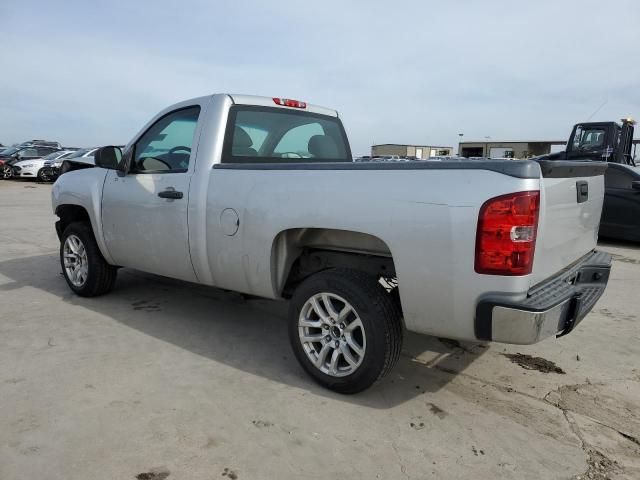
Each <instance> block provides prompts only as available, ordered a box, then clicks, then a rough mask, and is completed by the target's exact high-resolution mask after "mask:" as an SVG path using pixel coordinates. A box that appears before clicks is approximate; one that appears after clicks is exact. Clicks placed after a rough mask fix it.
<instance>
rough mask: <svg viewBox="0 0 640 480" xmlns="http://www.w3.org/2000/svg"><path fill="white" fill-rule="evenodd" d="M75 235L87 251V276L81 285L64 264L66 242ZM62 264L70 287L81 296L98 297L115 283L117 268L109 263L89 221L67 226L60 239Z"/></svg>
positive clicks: (107, 291) (108, 290)
mask: <svg viewBox="0 0 640 480" xmlns="http://www.w3.org/2000/svg"><path fill="white" fill-rule="evenodd" d="M71 235H75V237H77V238H78V239H79V240H80V241H81V242H82V245H83V247H84V250H85V252H86V263H87V276H86V279H85V280H84V282H83V283H82V284H81V285H74V283H73V281H72V280H71V278H69V274H68V273H67V269H66V268H65V264H64V247H65V242H66V241H67V239H68V238H69V237H70V236H71ZM60 266H61V267H62V274H63V275H64V278H65V280H66V281H67V284H68V285H69V288H71V290H73V291H74V292H75V293H76V294H77V295H80V296H81V297H97V296H99V295H104V294H105V293H109V292H110V291H111V290H112V289H113V286H114V284H115V281H116V274H117V271H118V270H117V268H116V267H114V266H113V265H109V264H108V263H107V262H106V260H105V259H104V257H103V256H102V253H100V249H99V248H98V244H97V243H96V239H95V237H94V236H93V231H92V230H91V226H90V225H89V224H88V223H87V222H74V223H71V224H69V225H68V226H67V228H65V229H64V232H63V233H62V238H61V239H60Z"/></svg>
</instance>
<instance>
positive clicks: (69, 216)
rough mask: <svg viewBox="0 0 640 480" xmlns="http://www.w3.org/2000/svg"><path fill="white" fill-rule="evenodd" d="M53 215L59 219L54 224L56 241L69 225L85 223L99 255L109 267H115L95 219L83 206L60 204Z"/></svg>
mask: <svg viewBox="0 0 640 480" xmlns="http://www.w3.org/2000/svg"><path fill="white" fill-rule="evenodd" d="M54 213H55V214H56V215H57V217H58V218H59V220H58V221H57V222H56V233H57V234H58V239H61V238H62V234H63V232H64V230H65V228H67V227H68V226H69V225H70V224H71V223H73V222H86V223H88V224H89V226H90V227H91V231H92V232H93V236H94V238H95V239H96V243H97V244H98V248H99V249H100V253H101V254H102V256H103V257H104V259H105V260H106V261H107V262H108V263H110V264H111V265H115V263H114V262H113V259H112V258H111V255H109V251H108V250H107V247H106V245H105V243H104V239H103V237H102V234H101V232H102V229H101V228H100V225H96V219H95V218H93V217H92V215H91V214H90V212H89V210H88V209H87V208H86V207H85V206H83V205H79V204H76V203H62V204H60V205H57V206H56V208H55V211H54Z"/></svg>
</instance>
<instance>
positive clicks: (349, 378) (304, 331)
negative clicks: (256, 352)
mask: <svg viewBox="0 0 640 480" xmlns="http://www.w3.org/2000/svg"><path fill="white" fill-rule="evenodd" d="M289 340H290V342H291V346H292V348H293V351H294V353H295V355H296V357H297V359H298V361H299V362H300V364H301V365H302V367H303V368H304V369H305V371H306V372H307V373H308V374H309V375H310V376H311V377H312V378H313V379H314V380H316V381H317V382H318V383H320V384H321V385H323V386H325V387H327V388H329V389H331V390H334V391H336V392H340V393H357V392H361V391H362V390H365V389H367V388H369V387H370V386H371V385H373V384H374V383H375V382H376V381H378V380H379V379H381V378H382V377H384V376H385V375H386V374H387V373H388V372H389V371H390V370H391V369H392V368H393V366H394V365H395V363H396V362H397V361H398V358H399V356H400V350H401V348H402V322H401V314H400V311H399V308H398V306H397V305H396V304H395V302H394V301H393V300H392V299H391V298H390V295H389V294H388V293H387V292H386V291H385V290H384V288H383V287H382V286H381V285H380V284H379V283H378V281H377V279H376V278H375V277H373V276H371V275H368V274H366V273H363V272H359V271H356V270H348V269H332V270H326V271H323V272H320V273H317V274H315V275H312V276H311V277H309V278H307V279H306V280H305V281H304V282H302V284H301V285H300V286H299V287H298V288H297V289H296V291H295V292H294V294H293V298H292V299H291V304H290V307H289Z"/></svg>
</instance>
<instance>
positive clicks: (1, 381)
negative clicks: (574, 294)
mask: <svg viewBox="0 0 640 480" xmlns="http://www.w3.org/2000/svg"><path fill="white" fill-rule="evenodd" d="M25 185H26V184H24V183H22V182H0V205H2V207H1V208H0V226H1V227H2V228H0V305H2V309H1V310H0V411H1V412H2V414H1V415H0V478H2V479H3V480H4V479H14V478H45V477H46V478H47V479H52V480H56V479H76V478H77V479H83V478H97V479H99V478H105V479H112V478H123V479H126V478H131V479H133V478H136V476H139V475H143V476H149V475H151V474H153V475H156V476H157V475H158V472H160V473H159V475H161V476H164V478H167V479H168V480H171V479H172V478H176V479H178V478H189V479H212V478H232V477H233V478H237V479H240V480H242V479H254V478H257V479H260V478H265V479H272V478H278V479H287V478H296V479H297V478H319V479H320V478H322V479H324V478H327V477H338V476H340V477H349V478H366V479H370V478H381V479H396V478H407V479H423V478H492V479H535V480H539V479H541V478H544V479H547V478H549V479H556V478H557V479H577V478H581V479H583V478H591V479H599V480H603V479H606V478H611V479H637V478H640V461H639V460H638V459H640V450H639V449H640V446H639V445H638V439H639V438H640V366H639V365H640V362H639V359H640V341H639V340H640V323H639V321H638V313H637V312H640V296H639V295H637V292H638V291H639V288H640V248H639V247H637V246H633V245H621V244H613V243H604V242H603V244H602V248H605V249H607V250H609V251H611V252H612V253H615V254H616V255H617V257H616V259H615V260H614V269H613V272H612V277H611V281H610V286H609V289H608V290H607V292H606V294H605V295H604V296H603V298H602V299H601V301H600V302H599V303H598V305H597V306H596V309H595V310H594V311H593V312H592V313H591V314H589V316H588V317H587V318H586V319H585V320H584V321H583V322H582V324H581V325H579V326H578V328H577V329H576V330H575V331H574V332H572V333H571V334H570V335H568V336H567V337H563V338H561V339H557V340H556V339H550V340H547V341H545V342H542V343H540V344H538V345H533V346H526V347H522V346H513V347H512V346H506V345H499V344H490V345H482V344H476V345H472V344H466V343H463V342H452V341H446V340H445V341H441V340H438V339H434V338H427V337H420V336H416V335H408V336H407V338H406V342H405V346H404V350H403V354H402V357H401V360H400V362H399V364H398V366H397V368H396V369H395V371H394V372H393V373H392V375H390V376H389V378H387V379H386V380H385V381H384V382H382V383H381V384H380V385H378V386H376V387H375V388H373V389H371V390H369V391H367V392H365V393H364V394H361V395H357V396H352V397H345V396H340V395H336V394H333V393H331V392H327V391H325V390H322V389H320V388H318V387H317V386H316V385H315V384H313V383H312V382H311V381H310V380H309V379H308V378H307V377H306V375H305V374H304V373H303V372H302V370H301V369H300V368H299V367H298V365H297V364H296V363H295V361H294V359H293V356H292V354H291V352H290V349H289V346H288V342H287V339H286V325H285V323H284V313H285V310H286V305H285V304H283V303H279V302H269V301H265V300H244V299H241V298H240V297H239V296H237V295H233V294H229V293H226V292H221V291H218V290H215V289H208V288H203V287H199V286H194V285H189V284H183V283H180V282H174V281H171V280H168V279H164V278H160V277H155V276H152V275H145V274H141V273H139V272H132V271H128V270H123V271H121V272H120V275H119V279H118V284H117V288H116V290H115V291H114V292H113V294H111V295H108V296H106V297H102V298H98V299H81V298H78V297H75V296H74V295H72V294H71V293H70V292H69V290H68V288H67V286H66V284H65V283H64V281H63V279H62V278H61V276H60V274H59V272H60V267H59V263H58V260H57V239H56V237H55V233H54V230H53V221H54V218H53V217H52V215H51V213H50V207H49V191H50V188H51V187H50V186H47V185H29V186H35V187H36V188H29V189H26V188H24V186H25ZM516 353H521V354H522V355H528V356H530V357H532V358H535V357H539V358H541V359H544V360H548V361H549V362H553V364H555V365H557V366H558V367H559V368H561V369H562V371H564V372H565V374H563V375H559V374H554V373H546V374H545V373H542V372H540V371H536V370H527V369H525V368H523V367H522V366H520V365H519V364H517V363H512V362H511V361H510V360H509V359H508V358H507V357H505V356H504V355H503V354H516ZM519 358H520V357H519Z"/></svg>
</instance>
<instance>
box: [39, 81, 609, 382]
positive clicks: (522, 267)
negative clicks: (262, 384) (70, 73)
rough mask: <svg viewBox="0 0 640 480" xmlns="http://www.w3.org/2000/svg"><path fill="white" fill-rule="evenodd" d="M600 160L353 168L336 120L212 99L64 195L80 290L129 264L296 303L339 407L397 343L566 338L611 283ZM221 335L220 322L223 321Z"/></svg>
mask: <svg viewBox="0 0 640 480" xmlns="http://www.w3.org/2000/svg"><path fill="white" fill-rule="evenodd" d="M605 168H606V164H603V163H598V162H576V161H572V162H562V161H546V162H545V161H541V162H535V161H517V160H514V161H504V160H502V161H490V160H464V159H460V160H453V159H452V160H445V161H440V162H429V161H413V162H390V163H385V162H359V163H355V162H353V161H352V158H351V151H350V147H349V143H348V142H347V137H346V135H345V131H344V128H343V126H342V123H341V121H340V118H339V116H338V114H337V112H335V111H334V110H329V109H326V108H322V107H318V106H314V105H309V104H307V103H305V102H300V101H296V100H290V99H284V98H264V97H255V96H245V95H224V94H218V95H211V96H206V97H201V98H195V99H192V100H188V101H185V102H182V103H179V104H176V105H173V106H171V107H169V108H166V109H165V110H163V111H162V112H160V113H159V114H158V115H156V116H155V117H154V118H153V119H152V120H151V121H150V122H149V123H148V124H147V125H145V126H144V128H142V130H140V132H139V133H138V134H137V135H136V136H135V137H134V138H133V140H131V142H130V143H129V144H128V145H127V146H126V147H125V148H124V149H120V148H117V147H103V148H102V149H100V150H98V151H97V152H96V153H95V165H90V164H86V163H84V164H77V165H74V164H72V162H70V163H69V165H67V166H66V168H63V170H64V171H65V172H66V173H64V174H63V175H61V177H60V178H59V179H58V180H57V182H56V183H55V185H54V186H53V192H52V195H53V209H54V211H55V214H56V215H57V216H58V217H59V221H58V222H57V223H56V229H57V232H58V235H59V237H60V242H61V246H60V261H61V265H62V270H63V272H64V276H65V278H66V281H67V283H68V284H69V287H70V288H71V289H72V290H73V291H74V292H76V293H77V294H78V295H82V296H96V295H101V294H104V293H107V292H109V291H110V290H111V289H112V288H113V287H114V282H115V279H116V272H117V269H118V268H120V267H126V268H134V269H138V270H142V271H145V272H150V273H154V274H158V275H164V276H167V277H172V278H176V279H181V280H184V281H188V282H195V283H200V284H204V285H210V286H212V287H218V288H223V289H229V290H234V291H237V292H243V293H246V294H250V295H256V296H260V297H266V298H272V299H288V300H289V301H290V307H289V320H288V321H289V336H290V341H291V346H292V348H293V351H294V352H295V354H296V357H297V358H298V360H299V361H300V363H301V365H302V366H303V368H304V369H305V370H306V371H307V372H308V373H309V374H310V375H311V376H312V377H313V378H314V379H315V380H317V381H318V382H320V383H321V384H322V385H324V386H326V387H328V388H331V389H333V390H336V391H339V392H343V393H354V392H358V391H361V390H364V389H366V388H367V387H369V386H370V385H372V384H373V383H374V382H375V381H377V380H378V379H380V378H382V377H383V376H384V375H385V374H386V373H387V372H389V370H390V369H391V368H392V367H393V365H394V364H395V362H396V361H397V360H398V356H399V355H400V350H401V346H402V337H403V331H404V330H405V329H406V330H409V331H412V332H418V333H422V334H427V335H437V336H440V337H448V338H455V339H462V340H471V341H474V340H476V341H495V342H505V343H516V344H531V343H535V342H538V341H540V340H542V339H544V338H546V337H549V336H553V335H564V334H566V333H568V332H570V331H571V330H572V329H573V328H574V327H575V326H576V324H577V323H578V322H579V321H580V320H582V318H583V317H584V316H585V315H586V314H587V313H588V312H589V311H590V310H591V308H592V307H593V305H594V304H595V302H596V301H597V299H598V298H599V297H600V295H601V294H602V293H603V291H604V288H605V286H606V284H607V281H608V278H609V270H610V263H611V260H610V256H609V255H607V254H606V253H602V252H598V251H597V250H595V248H596V242H597V232H598V223H599V220H600V214H601V209H602V203H603V194H604V184H603V173H604V170H605ZM212 321H215V320H214V319H212Z"/></svg>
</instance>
